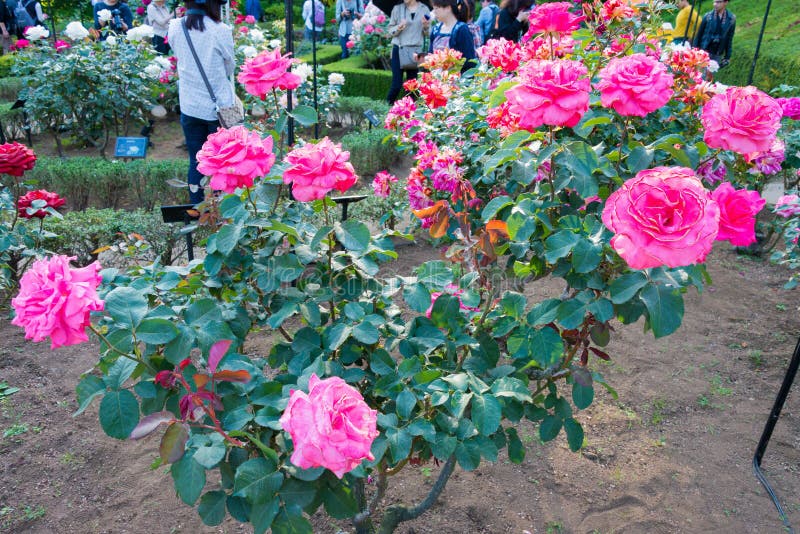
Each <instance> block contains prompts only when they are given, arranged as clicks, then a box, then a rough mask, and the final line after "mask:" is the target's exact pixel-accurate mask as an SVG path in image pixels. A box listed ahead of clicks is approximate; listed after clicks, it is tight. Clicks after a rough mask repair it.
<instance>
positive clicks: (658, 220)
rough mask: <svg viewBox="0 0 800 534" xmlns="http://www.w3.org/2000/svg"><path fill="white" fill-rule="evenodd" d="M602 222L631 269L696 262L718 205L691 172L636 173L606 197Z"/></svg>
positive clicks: (705, 249) (713, 229)
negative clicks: (609, 231)
mask: <svg viewBox="0 0 800 534" xmlns="http://www.w3.org/2000/svg"><path fill="white" fill-rule="evenodd" d="M603 223H604V224H605V225H606V227H607V228H608V229H609V230H611V231H612V232H614V234H615V235H614V237H612V238H611V246H612V247H613V248H614V250H616V251H617V253H618V254H619V255H620V256H622V259H624V260H625V261H626V262H627V263H628V265H630V266H631V268H633V269H646V268H649V267H660V266H662V265H666V266H667V267H680V266H682V265H691V264H693V263H702V262H703V261H705V259H706V256H707V255H708V253H709V251H710V250H711V246H712V245H713V243H714V238H716V237H717V232H718V230H719V207H718V206H717V203H716V202H714V201H713V200H711V199H710V197H709V194H708V191H706V189H705V188H704V187H703V184H702V183H701V182H700V180H699V179H698V178H697V177H696V176H695V174H694V172H692V170H691V169H687V168H685V167H656V168H654V169H645V170H643V171H640V172H639V173H638V174H637V175H636V176H635V177H633V178H631V179H630V180H628V181H626V182H625V183H624V184H622V187H621V188H619V189H618V190H616V191H614V192H613V193H611V196H609V197H608V200H607V201H606V206H605V208H604V209H603Z"/></svg>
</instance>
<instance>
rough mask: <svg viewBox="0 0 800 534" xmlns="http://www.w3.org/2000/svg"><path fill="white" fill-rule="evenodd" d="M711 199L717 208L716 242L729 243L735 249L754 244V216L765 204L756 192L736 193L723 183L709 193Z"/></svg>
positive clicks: (728, 183) (740, 191)
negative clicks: (717, 228)
mask: <svg viewBox="0 0 800 534" xmlns="http://www.w3.org/2000/svg"><path fill="white" fill-rule="evenodd" d="M711 199H712V200H714V202H716V203H717V205H718V206H719V233H718V234H717V241H730V242H731V245H735V246H737V247H746V246H747V245H750V244H752V243H755V242H756V214H757V213H758V212H759V211H761V208H763V207H764V204H766V200H764V199H763V198H761V195H759V194H758V191H748V190H747V189H739V190H738V191H737V190H736V189H734V188H733V186H732V185H731V184H730V182H723V183H721V184H720V185H719V187H717V188H716V189H715V190H714V192H713V193H711Z"/></svg>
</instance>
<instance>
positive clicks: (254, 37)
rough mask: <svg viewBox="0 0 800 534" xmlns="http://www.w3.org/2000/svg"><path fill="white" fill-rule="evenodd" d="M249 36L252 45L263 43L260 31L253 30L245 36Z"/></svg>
mask: <svg viewBox="0 0 800 534" xmlns="http://www.w3.org/2000/svg"><path fill="white" fill-rule="evenodd" d="M247 35H249V36H250V40H251V41H253V42H254V43H263V42H264V32H262V31H261V30H257V29H253V30H250V32H249V33H248V34H247Z"/></svg>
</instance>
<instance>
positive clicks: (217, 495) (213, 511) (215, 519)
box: [197, 490, 227, 527]
mask: <svg viewBox="0 0 800 534" xmlns="http://www.w3.org/2000/svg"><path fill="white" fill-rule="evenodd" d="M226 500H227V495H226V494H225V492H224V491H220V490H215V491H209V492H206V494H205V495H203V498H202V499H200V504H198V505H197V513H198V514H200V520H201V521H202V522H203V524H204V525H208V526H210V527H214V526H217V525H219V524H221V523H222V521H223V520H224V519H225V501H226Z"/></svg>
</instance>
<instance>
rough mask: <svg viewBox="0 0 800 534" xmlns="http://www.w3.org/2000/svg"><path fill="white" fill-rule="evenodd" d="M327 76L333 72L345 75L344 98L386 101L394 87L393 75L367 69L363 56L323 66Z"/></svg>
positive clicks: (384, 71) (387, 72)
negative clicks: (361, 97)
mask: <svg viewBox="0 0 800 534" xmlns="http://www.w3.org/2000/svg"><path fill="white" fill-rule="evenodd" d="M322 72H324V73H325V74H326V75H328V74H330V73H332V72H341V73H342V74H344V79H345V82H344V86H342V95H343V96H368V97H370V98H374V99H375V100H384V99H385V98H386V95H387V94H388V93H389V86H391V85H392V73H391V72H390V71H387V70H376V69H370V68H367V67H365V61H364V58H363V57H362V56H351V57H349V58H347V59H340V60H339V61H336V62H334V63H328V64H327V65H323V66H322Z"/></svg>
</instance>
